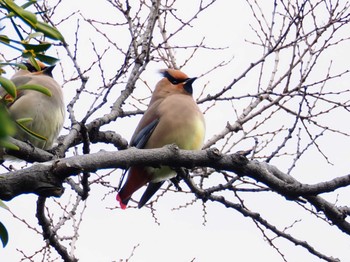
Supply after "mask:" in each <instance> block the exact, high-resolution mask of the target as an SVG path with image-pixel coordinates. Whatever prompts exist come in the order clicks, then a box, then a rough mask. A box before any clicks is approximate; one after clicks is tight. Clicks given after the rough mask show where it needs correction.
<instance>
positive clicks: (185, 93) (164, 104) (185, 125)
mask: <svg viewBox="0 0 350 262" xmlns="http://www.w3.org/2000/svg"><path fill="white" fill-rule="evenodd" d="M161 74H162V75H163V76H164V78H163V79H162V80H160V81H159V82H158V84H157V85H156V88H155V90H154V92H153V94H152V98H151V101H150V103H149V106H148V109H147V110H146V112H145V114H144V115H143V117H142V119H141V120H140V123H139V124H138V126H137V128H136V130H135V132H134V134H133V136H132V138H131V141H130V145H131V146H134V147H136V148H145V149H149V148H160V147H163V146H165V145H167V144H176V145H177V146H178V147H179V148H180V149H186V150H199V149H201V147H202V145H203V141H204V135H205V122H204V117H203V114H202V112H201V111H200V110H199V108H198V106H197V104H196V102H195V101H194V100H193V97H192V91H193V90H192V83H193V82H194V81H195V80H196V78H195V77H194V78H189V77H188V76H187V75H186V74H184V73H182V72H181V71H179V70H175V69H166V70H162V71H161ZM174 176H176V172H175V171H174V170H172V169H171V168H170V167H167V166H161V167H160V168H153V167H145V166H132V167H130V169H129V172H128V177H127V180H126V182H125V184H124V185H123V187H122V188H121V190H120V191H119V193H118V195H117V200H118V201H119V203H120V206H121V208H122V209H125V208H126V206H127V203H128V201H129V200H130V198H131V196H132V194H133V193H134V192H135V191H137V190H138V189H139V188H141V187H142V186H144V185H146V184H147V183H148V186H147V189H146V191H145V192H144V194H143V195H142V197H141V200H140V202H139V204H138V207H139V208H141V207H142V206H143V205H145V204H146V203H147V201H148V200H149V199H150V198H151V197H152V196H153V195H154V194H155V192H156V191H157V190H158V189H159V188H160V187H161V186H162V184H163V183H164V181H165V180H167V179H170V178H172V177H174Z"/></svg>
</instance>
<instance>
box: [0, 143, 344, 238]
mask: <svg viewBox="0 0 350 262" xmlns="http://www.w3.org/2000/svg"><path fill="white" fill-rule="evenodd" d="M132 165H146V166H159V165H168V166H172V167H185V168H193V167H195V166H201V167H211V168H214V169H217V170H226V171H231V172H234V173H236V174H237V175H239V176H247V177H250V178H252V179H255V180H256V181H258V182H261V183H263V184H265V185H267V186H268V187H269V188H270V189H272V190H273V191H275V192H277V193H279V194H281V195H282V196H284V197H286V198H287V199H288V200H295V199H297V198H298V197H303V198H305V199H307V200H309V203H311V204H312V205H314V206H315V207H316V209H317V210H319V211H322V212H324V214H325V215H326V216H327V218H328V219H330V220H331V221H332V222H333V223H334V224H336V225H337V226H338V227H339V228H340V229H341V230H342V231H343V232H346V233H348V234H350V224H349V223H348V222H346V221H345V218H346V214H344V212H342V211H341V210H340V209H338V208H337V207H336V206H334V205H332V204H331V203H329V202H327V201H325V200H324V199H322V198H321V197H319V196H316V195H318V194H320V193H324V192H330V191H334V190H335V189H337V188H340V187H344V186H348V185H349V184H350V175H346V176H343V177H338V178H335V179H333V180H331V181H328V182H322V183H319V184H315V185H306V184H302V183H300V182H299V181H297V180H295V179H294V178H292V177H291V176H288V175H287V174H284V173H283V172H281V171H280V170H278V169H277V168H276V167H274V166H272V165H269V164H267V163H264V162H258V161H249V160H248V159H247V158H246V157H245V156H243V155H241V154H239V153H236V154H231V155H222V154H220V153H219V151H218V150H217V149H207V150H202V151H190V150H180V149H178V148H177V147H176V146H175V145H170V146H166V147H163V148H159V149H149V150H142V149H136V148H130V149H127V150H121V151H116V152H105V151H101V152H98V153H94V154H88V155H81V156H73V157H69V158H65V159H57V160H54V161H51V162H45V163H40V164H35V165H33V166H31V167H29V168H26V169H23V170H18V171H14V172H9V173H7V174H4V175H2V176H0V178H1V179H0V198H1V199H3V200H10V199H12V198H13V197H15V196H17V195H20V194H23V193H35V194H38V195H40V196H50V195H51V196H59V195H60V194H62V193H63V190H62V182H63V181H64V179H65V178H67V177H69V176H73V175H76V174H79V173H81V172H96V171H97V170H99V169H107V168H127V167H129V166H132Z"/></svg>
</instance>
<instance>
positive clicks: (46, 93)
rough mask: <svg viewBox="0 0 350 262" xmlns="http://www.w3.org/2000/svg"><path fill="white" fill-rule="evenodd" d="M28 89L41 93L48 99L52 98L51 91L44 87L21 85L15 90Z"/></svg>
mask: <svg viewBox="0 0 350 262" xmlns="http://www.w3.org/2000/svg"><path fill="white" fill-rule="evenodd" d="M28 89H30V90H35V91H38V92H40V93H43V94H44V95H47V96H50V97H51V96H52V93H51V91H50V90H49V89H48V88H46V87H45V86H41V85H34V84H27V85H22V86H18V87H17V90H28Z"/></svg>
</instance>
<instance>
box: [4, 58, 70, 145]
mask: <svg viewBox="0 0 350 262" xmlns="http://www.w3.org/2000/svg"><path fill="white" fill-rule="evenodd" d="M38 64H39V66H40V67H41V70H40V71H38V70H36V69H35V68H34V66H33V65H32V64H30V63H24V65H25V66H26V67H27V70H23V69H21V70H18V71H17V72H16V73H15V74H14V75H13V77H12V78H11V80H12V81H13V83H14V84H15V85H16V86H22V85H29V84H33V85H41V86H44V87H46V88H47V89H48V90H50V92H51V94H52V95H51V96H47V95H45V94H43V93H41V92H38V91H35V90H19V91H18V93H17V98H16V99H15V100H14V101H13V102H12V103H10V104H9V112H10V114H11V116H12V117H13V118H14V119H20V118H31V121H29V122H27V123H25V124H24V125H25V126H26V127H27V128H28V129H29V130H31V131H33V132H34V133H36V134H38V135H40V136H43V137H44V138H45V139H46V140H42V139H39V138H37V137H34V136H31V135H29V134H28V133H27V132H25V131H23V130H21V129H20V128H17V133H16V135H15V138H17V139H19V140H22V141H29V142H30V143H31V144H32V145H34V146H36V147H39V148H41V149H50V148H51V147H52V145H53V143H54V141H55V139H56V138H57V136H58V135H59V133H60V131H61V129H62V126H63V122H64V115H65V106H64V101H63V93H62V88H61V86H60V85H59V84H58V83H57V82H56V81H55V80H54V79H53V78H52V70H53V68H54V66H50V67H46V66H45V65H44V64H43V63H41V62H38ZM0 95H4V90H3V89H2V88H1V87H0Z"/></svg>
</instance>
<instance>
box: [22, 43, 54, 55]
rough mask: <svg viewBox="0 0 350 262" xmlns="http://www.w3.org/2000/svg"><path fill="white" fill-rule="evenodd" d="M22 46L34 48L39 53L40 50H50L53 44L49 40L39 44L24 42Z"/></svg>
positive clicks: (27, 48)
mask: <svg viewBox="0 0 350 262" xmlns="http://www.w3.org/2000/svg"><path fill="white" fill-rule="evenodd" d="M22 46H23V47H24V48H25V49H26V50H33V51H34V52H35V53H39V52H45V51H46V50H48V49H49V48H50V47H51V44H50V43H47V42H43V43H40V44H38V45H33V44H27V43H22Z"/></svg>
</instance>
